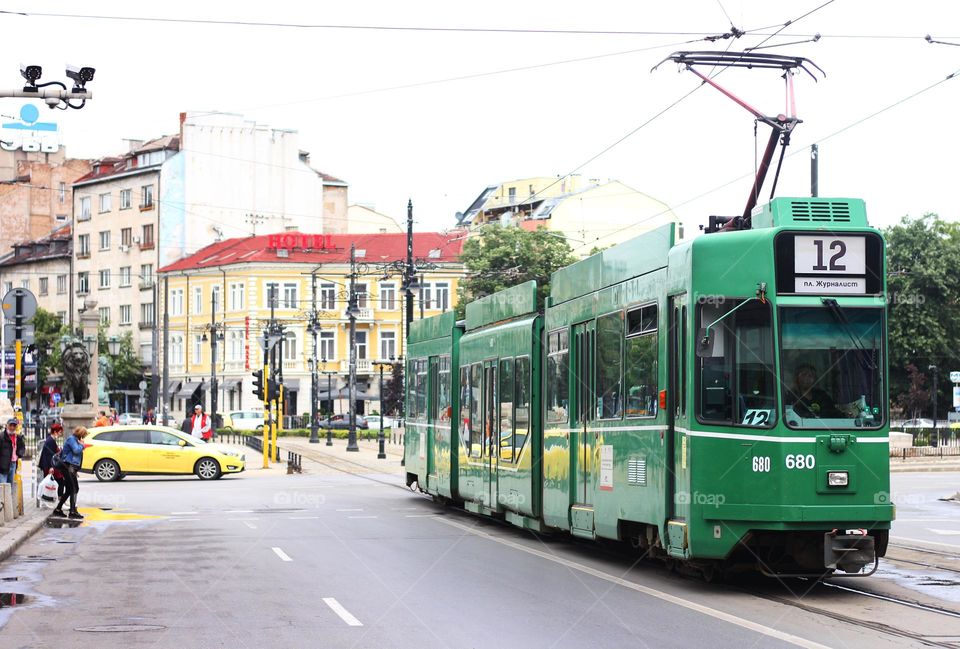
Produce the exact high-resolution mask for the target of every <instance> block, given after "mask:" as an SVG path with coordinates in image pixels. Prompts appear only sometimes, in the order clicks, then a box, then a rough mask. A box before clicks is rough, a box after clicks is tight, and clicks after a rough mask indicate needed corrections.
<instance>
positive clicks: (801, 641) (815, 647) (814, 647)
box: [438, 518, 827, 649]
mask: <svg viewBox="0 0 960 649" xmlns="http://www.w3.org/2000/svg"><path fill="white" fill-rule="evenodd" d="M438 520H439V521H440V522H441V523H444V524H446V525H450V526H452V527H456V528H458V529H461V530H463V531H465V532H467V533H468V534H473V535H475V536H480V537H482V538H485V539H487V540H489V541H493V542H494V543H500V544H501V545H506V546H508V547H511V548H513V549H515V550H520V551H521V552H526V553H527V554H532V555H534V556H538V557H540V558H541V559H546V560H547V561H552V562H553V563H558V564H560V565H562V566H566V567H567V568H571V569H573V570H577V571H579V572H583V573H586V574H588V575H591V576H593V577H597V578H598V579H603V580H604V581H608V582H610V583H612V584H616V585H618V586H623V587H624V588H629V589H630V590H635V591H637V592H639V593H644V594H645V595H650V596H651V597H656V598H657V599H660V600H663V601H665V602H670V603H671V604H676V605H677V606H682V607H683V608H687V609H690V610H692V611H696V612H698V613H702V614H703V615H709V616H710V617H713V618H716V619H718V620H722V621H724V622H729V623H730V624H735V625H737V626H739V627H743V628H744V629H749V630H751V631H755V632H756V633H761V634H763V635H765V636H769V637H771V638H776V639H778V640H783V641H784V642H789V643H791V644H794V645H796V646H798V647H805V648H806V649H827V646H826V645H822V644H820V643H818V642H813V641H812V640H807V639H806V638H801V637H800V636H796V635H793V634H791V633H785V632H783V631H778V630H776V629H772V628H770V627H768V626H764V625H762V624H758V623H757V622H752V621H751V620H747V619H744V618H742V617H737V616H736V615H731V614H730V613H725V612H724V611H720V610H717V609H715V608H710V607H709V606H704V605H703V604H697V603H696V602H691V601H688V600H685V599H683V598H682V597H677V596H676V595H671V594H669V593H665V592H663V591H660V590H657V589H655V588H650V587H649V586H641V585H640V584H635V583H633V582H632V581H627V580H626V579H622V578H620V577H614V576H613V575H610V574H607V573H605V572H603V571H602V570H597V569H596V568H591V567H589V566H585V565H583V564H580V563H577V562H575V561H570V560H568V559H563V558H561V557H558V556H555V555H553V554H550V553H549V552H544V551H542V550H537V549H535V548H530V547H527V546H525V545H521V544H520V543H516V542H514V541H510V540H507V539H503V538H499V537H495V536H492V535H491V534H488V533H487V532H484V531H482V530H478V529H474V528H473V527H470V526H469V525H464V524H463V523H458V522H456V521H452V520H448V519H444V518H438Z"/></svg>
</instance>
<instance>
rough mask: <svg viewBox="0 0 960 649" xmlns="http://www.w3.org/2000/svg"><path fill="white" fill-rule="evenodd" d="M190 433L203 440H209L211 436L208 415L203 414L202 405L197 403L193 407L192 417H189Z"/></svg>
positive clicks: (211, 431)
mask: <svg viewBox="0 0 960 649" xmlns="http://www.w3.org/2000/svg"><path fill="white" fill-rule="evenodd" d="M190 434H191V435H193V436H194V437H195V438H197V439H202V440H203V441H205V442H208V441H210V439H211V438H212V437H213V429H212V428H211V425H210V417H209V416H208V415H205V414H203V406H201V405H200V404H199V403H198V404H197V405H195V406H194V407H193V417H191V418H190Z"/></svg>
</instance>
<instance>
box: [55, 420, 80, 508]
mask: <svg viewBox="0 0 960 649" xmlns="http://www.w3.org/2000/svg"><path fill="white" fill-rule="evenodd" d="M86 436H87V429H86V428H84V427H83V426H77V427H76V429H75V430H74V431H73V435H71V436H70V437H68V438H67V441H65V442H64V443H63V450H62V451H60V462H61V466H62V467H63V468H62V469H61V470H62V472H63V479H64V482H65V483H66V488H65V490H64V494H63V495H62V496H60V502H58V503H57V507H56V509H54V510H53V515H54V516H63V515H64V514H63V503H64V502H66V500H67V498H69V499H70V513H69V514H68V515H67V518H83V514H81V513H80V512H79V511H77V492H78V491H80V484H79V482H77V472H79V471H80V466H81V465H82V464H83V438H84V437H86Z"/></svg>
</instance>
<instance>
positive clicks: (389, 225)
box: [347, 205, 404, 234]
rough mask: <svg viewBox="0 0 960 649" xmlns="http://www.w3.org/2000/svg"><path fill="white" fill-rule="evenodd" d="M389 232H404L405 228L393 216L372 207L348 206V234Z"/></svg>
mask: <svg viewBox="0 0 960 649" xmlns="http://www.w3.org/2000/svg"><path fill="white" fill-rule="evenodd" d="M388 232H404V229H403V227H401V225H400V224H399V223H398V222H397V221H396V219H394V218H393V217H392V216H387V215H386V214H381V213H380V212H378V211H376V210H375V209H373V208H372V207H368V206H366V205H351V206H350V207H349V208H347V233H348V234H365V233H380V234H386V233H388Z"/></svg>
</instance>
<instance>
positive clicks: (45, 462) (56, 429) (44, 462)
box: [37, 422, 66, 498]
mask: <svg viewBox="0 0 960 649" xmlns="http://www.w3.org/2000/svg"><path fill="white" fill-rule="evenodd" d="M60 437H63V426H61V425H60V423H59V422H54V423H53V425H52V426H50V432H48V433H47V439H45V440H44V441H43V448H42V449H40V458H39V459H38V460H37V466H38V467H39V468H40V470H41V471H42V472H43V475H44V476H47V475H52V476H53V479H54V480H56V481H57V497H58V498H60V497H62V496H63V492H64V490H65V489H66V481H65V480H64V477H63V473H61V472H60V471H58V470H57V467H56V462H55V459H59V458H58V457H57V453H59V452H60V445H59V444H58V443H57V439H58V438H60Z"/></svg>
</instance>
